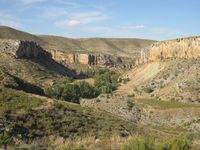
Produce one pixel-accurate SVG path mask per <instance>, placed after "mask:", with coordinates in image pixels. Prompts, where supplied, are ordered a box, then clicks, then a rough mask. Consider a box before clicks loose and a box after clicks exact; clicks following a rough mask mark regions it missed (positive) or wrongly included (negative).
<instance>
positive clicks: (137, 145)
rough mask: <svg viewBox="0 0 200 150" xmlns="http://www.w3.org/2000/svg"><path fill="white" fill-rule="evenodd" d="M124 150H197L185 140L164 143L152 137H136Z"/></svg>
mask: <svg viewBox="0 0 200 150" xmlns="http://www.w3.org/2000/svg"><path fill="white" fill-rule="evenodd" d="M123 150H195V148H192V145H191V143H190V141H188V140H185V139H172V140H167V141H163V142H158V141H155V139H154V138H151V137H143V136H139V137H134V138H132V139H130V140H129V141H128V142H127V143H126V144H125V145H124V146H123Z"/></svg>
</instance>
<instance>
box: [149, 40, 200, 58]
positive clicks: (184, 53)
mask: <svg viewBox="0 0 200 150" xmlns="http://www.w3.org/2000/svg"><path fill="white" fill-rule="evenodd" d="M197 57H200V37H193V38H185V39H176V40H170V41H163V42H158V43H155V44H153V45H152V46H151V47H150V48H149V54H148V59H149V60H153V61H156V60H161V59H164V58H197Z"/></svg>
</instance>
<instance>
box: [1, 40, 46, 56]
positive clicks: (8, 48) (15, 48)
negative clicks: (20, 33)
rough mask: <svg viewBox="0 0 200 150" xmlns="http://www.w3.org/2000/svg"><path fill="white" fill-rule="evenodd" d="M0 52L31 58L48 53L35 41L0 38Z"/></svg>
mask: <svg viewBox="0 0 200 150" xmlns="http://www.w3.org/2000/svg"><path fill="white" fill-rule="evenodd" d="M0 52H2V53H6V54H8V55H10V56H13V57H15V58H22V57H25V58H31V57H39V56H43V55H50V53H48V52H46V51H44V50H43V49H42V47H40V46H39V45H38V44H37V43H36V42H33V41H21V40H10V39H9V40H0Z"/></svg>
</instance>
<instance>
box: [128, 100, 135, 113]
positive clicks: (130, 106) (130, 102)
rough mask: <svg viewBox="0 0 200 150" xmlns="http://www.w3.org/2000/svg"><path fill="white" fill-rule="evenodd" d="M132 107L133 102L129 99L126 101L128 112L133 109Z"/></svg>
mask: <svg viewBox="0 0 200 150" xmlns="http://www.w3.org/2000/svg"><path fill="white" fill-rule="evenodd" d="M133 106H134V103H133V100H132V99H130V98H129V99H128V100H127V107H128V110H129V111H131V110H132V108H133Z"/></svg>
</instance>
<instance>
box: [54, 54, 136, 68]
mask: <svg viewBox="0 0 200 150" xmlns="http://www.w3.org/2000/svg"><path fill="white" fill-rule="evenodd" d="M51 54H52V58H53V59H54V60H56V61H58V62H62V63H65V64H76V63H79V64H83V65H98V66H116V65H123V66H124V67H126V68H127V67H129V68H131V67H132V66H133V65H132V64H131V60H130V59H129V60H127V58H121V57H117V56H111V55H105V54H83V53H82V54H81V53H77V54H68V53H63V52H60V51H51ZM125 59H126V61H125ZM127 61H128V62H127Z"/></svg>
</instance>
